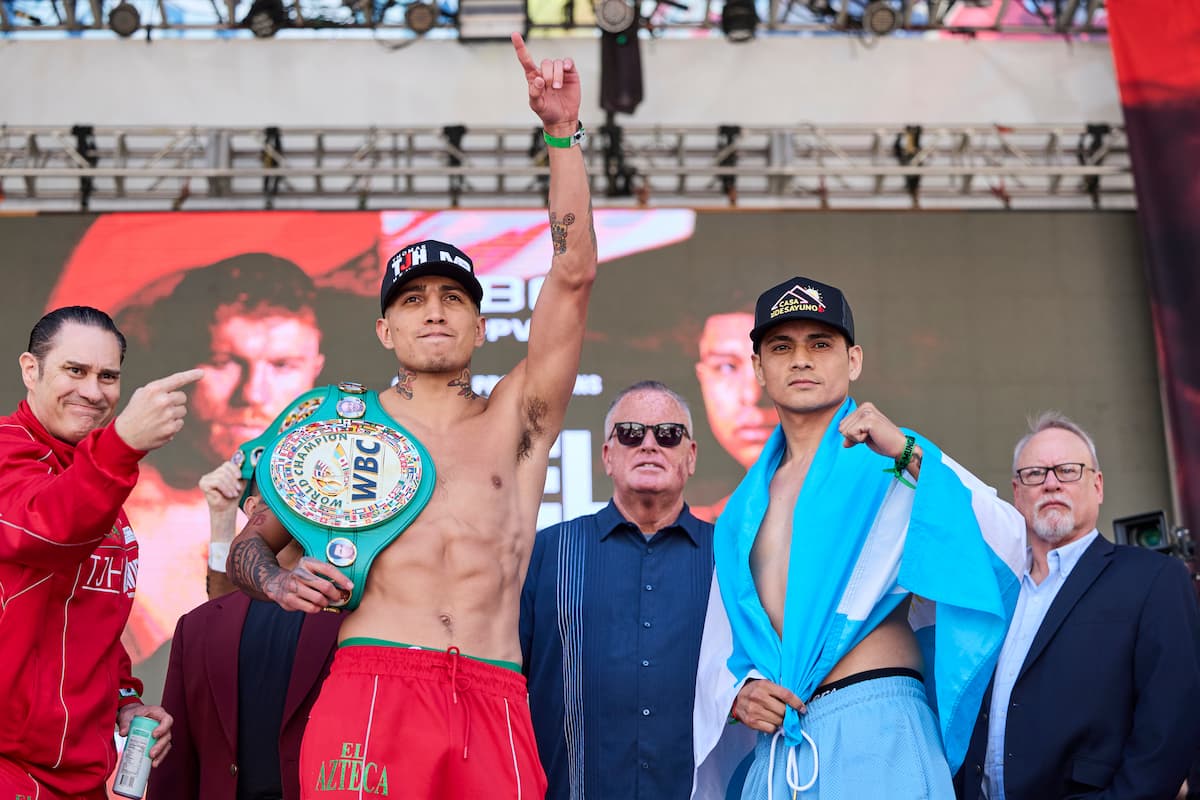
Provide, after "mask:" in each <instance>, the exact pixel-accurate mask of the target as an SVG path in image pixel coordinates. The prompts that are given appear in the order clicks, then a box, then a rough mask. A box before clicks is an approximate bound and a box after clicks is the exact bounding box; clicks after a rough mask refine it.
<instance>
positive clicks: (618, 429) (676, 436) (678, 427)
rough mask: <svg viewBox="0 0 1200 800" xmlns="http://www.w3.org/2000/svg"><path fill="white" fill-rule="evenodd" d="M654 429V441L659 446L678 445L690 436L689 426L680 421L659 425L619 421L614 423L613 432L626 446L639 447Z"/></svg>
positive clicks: (610, 436) (610, 435) (611, 435)
mask: <svg viewBox="0 0 1200 800" xmlns="http://www.w3.org/2000/svg"><path fill="white" fill-rule="evenodd" d="M648 430H651V431H654V441H656V442H658V446H659V447H678V446H679V443H680V442H682V441H683V437H685V436H688V432H687V428H685V427H684V426H683V425H682V424H681V423H678V422H660V423H658V424H657V425H643V424H642V423H640V422H618V423H617V424H615V425H613V429H612V433H610V434H609V435H608V438H610V439H611V438H612V437H613V436H614V435H615V436H616V437H617V441H618V442H620V443H621V444H623V445H625V446H626V447H637V446H638V445H640V444H641V443H642V440H643V439H645V438H646V431H648Z"/></svg>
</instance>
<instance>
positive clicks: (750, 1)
mask: <svg viewBox="0 0 1200 800" xmlns="http://www.w3.org/2000/svg"><path fill="white" fill-rule="evenodd" d="M757 31H758V9H756V8H755V7H754V0H726V2H725V7H724V8H723V9H721V32H722V33H724V34H725V38H726V39H728V40H729V41H731V42H748V41H750V40H751V39H753V38H754V36H755V34H756V33H757Z"/></svg>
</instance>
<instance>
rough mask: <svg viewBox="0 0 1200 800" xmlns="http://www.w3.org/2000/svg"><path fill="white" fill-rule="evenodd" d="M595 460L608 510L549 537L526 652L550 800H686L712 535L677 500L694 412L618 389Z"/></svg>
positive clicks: (528, 586)
mask: <svg viewBox="0 0 1200 800" xmlns="http://www.w3.org/2000/svg"><path fill="white" fill-rule="evenodd" d="M604 430H605V431H606V432H607V438H606V439H605V441H604V446H603V449H602V451H601V458H602V460H603V462H604V470H605V472H607V473H608V475H609V476H610V477H611V478H612V482H613V497H612V500H611V501H610V502H609V503H608V505H607V506H605V507H604V508H603V509H602V510H601V511H599V512H598V513H596V514H592V515H589V516H585V517H579V518H577V519H573V520H569V521H567V522H563V523H560V524H558V525H554V526H552V527H550V528H547V529H545V530H543V531H541V532H540V533H539V534H538V537H537V540H536V542H535V543H534V548H533V557H532V559H531V560H530V564H529V573H528V576H527V577H526V579H525V588H524V591H523V592H522V593H521V649H522V653H523V655H524V658H525V670H526V674H527V675H528V677H529V704H530V708H531V711H532V714H533V724H534V732H535V734H536V736H537V743H538V752H539V753H540V755H541V758H542V765H543V767H544V768H545V770H546V776H547V779H548V781H549V790H548V792H547V794H546V797H547V798H551V799H552V800H570V799H571V798H583V797H585V796H586V797H614V798H615V797H620V798H629V800H637V799H644V800H686V798H687V796H688V792H689V789H690V785H691V781H690V777H691V774H692V699H693V697H694V695H695V683H696V681H695V678H696V662H697V658H698V656H699V652H700V634H701V630H702V628H703V625H704V609H705V606H706V605H707V602H708V590H709V586H710V584H711V582H712V566H713V556H712V530H713V529H712V525H710V524H709V523H707V522H701V521H700V520H698V519H697V518H696V517H694V516H693V515H692V514H691V512H690V511H689V510H688V507H687V504H686V503H684V501H683V491H684V487H685V486H686V485H687V481H688V478H689V477H690V476H691V475H692V473H693V472H694V471H695V467H696V443H695V441H694V440H693V438H692V415H691V412H690V411H689V410H688V406H687V402H686V401H684V399H683V398H682V397H680V396H679V395H678V394H676V393H675V392H673V391H672V390H670V389H668V388H667V387H666V386H665V385H663V384H661V383H659V382H657V381H643V382H641V383H636V384H634V385H633V386H630V387H629V388H627V389H625V390H623V391H621V392H620V393H618V394H617V396H616V398H615V399H614V400H613V403H612V405H611V406H610V407H609V410H608V414H607V415H606V416H605V419H604Z"/></svg>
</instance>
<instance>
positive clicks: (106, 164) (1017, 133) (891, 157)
mask: <svg viewBox="0 0 1200 800" xmlns="http://www.w3.org/2000/svg"><path fill="white" fill-rule="evenodd" d="M584 153H585V156H586V159H587V161H588V167H589V171H590V174H591V176H592V182H593V193H594V195H595V197H596V203H597V205H608V206H637V205H641V206H677V205H686V206H691V207H704V206H743V207H812V208H872V207H880V208H888V207H914V208H979V207H984V208H987V207H990V208H1132V207H1133V206H1134V195H1133V175H1132V169H1131V166H1130V161H1129V153H1128V147H1127V143H1126V138H1125V131H1124V128H1123V127H1122V126H1120V125H1118V124H1107V123H1098V124H1091V125H1078V124H1075V125H1019V126H1003V125H987V126H972V125H930V126H921V125H846V126H819V125H798V126H792V127H754V126H737V125H722V126H717V127H714V126H677V127H669V126H662V127H650V126H634V125H629V126H624V127H618V126H615V125H609V126H603V127H601V128H600V129H599V130H594V131H592V132H591V135H590V136H589V138H588V139H587V141H586V142H585V145H584ZM547 176H548V171H547V167H546V154H545V147H544V145H543V144H542V141H541V136H540V129H534V128H511V127H510V128H468V127H465V126H447V127H442V128H415V127H414V128H266V129H250V128H201V127H191V128H150V127H128V128H102V127H95V128H93V127H90V126H81V125H79V126H74V127H72V128H47V127H20V126H4V127H0V193H2V194H0V211H3V210H79V209H85V210H86V209H90V210H96V211H100V210H134V209H159V210H165V209H181V208H186V209H239V208H264V207H265V208H404V207H423V208H430V207H496V206H505V207H509V206H537V205H542V204H544V203H545V195H546V191H547V186H548V183H547V181H548V177H547Z"/></svg>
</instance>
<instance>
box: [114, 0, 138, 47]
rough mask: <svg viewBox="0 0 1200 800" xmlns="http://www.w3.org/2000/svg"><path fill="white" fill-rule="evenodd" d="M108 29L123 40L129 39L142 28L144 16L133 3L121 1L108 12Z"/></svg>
mask: <svg viewBox="0 0 1200 800" xmlns="http://www.w3.org/2000/svg"><path fill="white" fill-rule="evenodd" d="M108 27H109V28H111V29H112V32H113V33H115V34H117V36H120V37H122V38H129V37H130V36H133V35H134V34H135V33H137V31H138V28H140V27H142V15H141V14H140V13H138V10H137V8H136V7H134V6H133V4H131V3H127V2H125V0H121V2H120V3H117V4H116V5H115V6H114V7H113V10H112V11H109V12H108Z"/></svg>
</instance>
